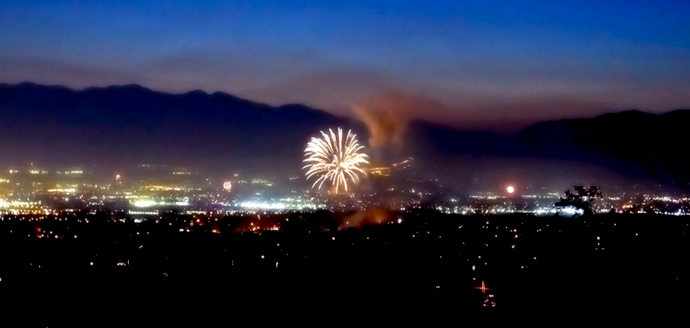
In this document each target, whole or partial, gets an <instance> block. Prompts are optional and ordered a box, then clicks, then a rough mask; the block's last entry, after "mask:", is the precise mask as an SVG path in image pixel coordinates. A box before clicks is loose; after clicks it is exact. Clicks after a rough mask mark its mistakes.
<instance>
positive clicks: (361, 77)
mask: <svg viewBox="0 0 690 328" xmlns="http://www.w3.org/2000/svg"><path fill="white" fill-rule="evenodd" d="M144 3H145V4H144ZM688 17H690V1H663V0H659V1H584V0H580V1H538V0H533V1H519V2H518V1H491V0H483V1H473V2H468V1H414V2H413V1H400V0H398V1H377V2H374V1H352V0H350V1H243V2H235V1H122V0H120V1H27V0H18V1H15V0H4V1H2V2H0V31H2V33H0V82H9V83H16V82H23V81H32V82H38V83H49V84H61V85H67V86H70V87H75V88H83V87H87V86H106V85H111V84H129V83H138V84H142V85H144V86H147V87H149V88H152V89H156V90H162V91H169V92H184V91H189V90H193V89H202V90H205V91H209V92H212V91H216V90H221V91H224V92H228V93H232V94H235V95H237V96H241V97H246V98H250V99H252V100H256V101H263V102H268V103H270V104H281V103H288V102H300V103H305V104H308V105H312V106H317V107H321V108H324V109H328V110H331V111H334V112H337V113H345V112H347V111H349V108H350V105H351V103H352V102H357V101H361V100H362V99H368V98H369V97H372V96H375V95H380V94H381V93H382V92H383V94H385V95H391V94H393V95H404V99H406V101H405V103H406V105H403V106H407V107H408V108H405V109H402V110H403V111H407V112H410V113H409V115H413V116H421V117H425V116H426V117H432V118H436V119H442V120H443V121H445V122H450V121H453V122H457V124H459V125H469V126H476V127H478V126H481V127H482V128H484V127H486V126H487V125H489V124H491V123H488V122H495V121H501V120H508V121H511V120H512V121H518V122H529V121H535V120H541V119H551V118H561V117H577V116H593V115H596V114H599V113H602V112H605V111H611V110H623V109H630V108H636V109H642V110H648V111H654V112H664V111H668V110H671V109H676V108H690V60H689V59H688V58H690V21H689V20H688ZM429 107H433V108H429ZM449 120H450V121H449ZM476 122H482V123H476ZM497 123H500V122H497ZM503 123H505V122H503ZM503 123H501V124H503ZM498 126H500V125H496V127H498ZM489 128H490V127H489ZM496 129H500V128H496Z"/></svg>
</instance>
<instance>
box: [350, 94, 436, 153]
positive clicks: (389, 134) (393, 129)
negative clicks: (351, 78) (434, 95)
mask: <svg viewBox="0 0 690 328" xmlns="http://www.w3.org/2000/svg"><path fill="white" fill-rule="evenodd" d="M352 110H353V112H354V113H355V114H356V115H357V116H358V117H359V119H361V120H362V121H363V122H364V123H365V124H366V125H367V128H368V129H369V145H370V146H371V147H373V148H377V147H381V146H388V145H401V144H402V143H403V140H404V136H405V132H406V131H407V123H408V122H409V121H410V120H411V119H415V118H432V117H434V116H440V115H439V113H443V112H445V106H444V105H443V104H441V103H440V102H436V101H432V100H427V99H421V98H418V97H414V96H410V95H407V94H404V93H400V92H395V91H385V92H381V93H380V94H378V95H377V96H375V97H373V98H370V99H368V100H365V101H360V102H357V103H354V104H353V105H352Z"/></svg>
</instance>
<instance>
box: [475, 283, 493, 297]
mask: <svg viewBox="0 0 690 328" xmlns="http://www.w3.org/2000/svg"><path fill="white" fill-rule="evenodd" d="M474 289H480V290H481V291H482V294H486V291H487V290H491V289H490V288H489V287H486V285H485V284H484V280H482V286H481V287H474Z"/></svg>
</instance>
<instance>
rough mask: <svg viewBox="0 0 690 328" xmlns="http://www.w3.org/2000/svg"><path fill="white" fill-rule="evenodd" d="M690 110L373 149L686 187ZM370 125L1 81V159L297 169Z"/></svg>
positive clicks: (443, 133) (234, 103)
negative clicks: (334, 138)
mask: <svg viewBox="0 0 690 328" xmlns="http://www.w3.org/2000/svg"><path fill="white" fill-rule="evenodd" d="M689 123H690V110H675V111H671V112H668V113H665V114H660V115H657V114H650V113H645V112H641V111H636V110H629V111H623V112H619V113H610V114H605V115H601V116H599V117H594V118H582V119H567V120H557V121H549V122H542V123H537V124H534V125H532V126H530V127H528V128H526V129H524V130H522V131H520V132H518V133H517V134H514V135H509V136H506V135H501V134H496V133H490V132H467V131H462V130H459V129H456V128H453V127H450V126H445V125H442V124H438V123H433V122H428V121H422V120H415V121H411V122H408V126H407V129H406V132H405V136H404V142H403V143H402V145H400V146H398V147H395V146H390V147H383V149H372V150H371V151H372V153H373V154H372V157H373V158H374V161H375V162H379V163H384V164H385V163H387V162H391V161H392V160H394V158H396V157H404V156H413V157H415V158H416V159H418V160H419V161H420V163H423V164H425V165H435V164H439V163H440V164H445V166H450V167H451V168H452V167H453V165H454V164H453V163H457V162H462V161H470V160H477V159H481V158H498V159H503V160H505V163H506V165H507V166H510V164H511V162H512V161H513V160H514V159H518V158H519V159H533V160H540V161H541V160H553V161H565V162H573V163H588V164H592V165H596V166H598V167H603V168H606V169H607V170H610V171H611V172H617V173H619V174H622V175H626V176H631V177H642V178H650V179H653V180H655V181H659V182H660V183H671V184H674V185H676V186H688V183H689V182H690V174H688V170H687V164H686V163H687V160H686V159H685V158H686V157H685V155H684V153H683V152H684V150H685V149H686V145H688V142H689V141H690V140H689V139H690V136H689V135H688V134H687V133H686V132H685V131H686V126H687V125H688V124H689ZM335 127H344V128H348V129H353V130H354V131H355V132H356V133H357V134H358V135H359V139H360V141H361V142H362V143H363V144H365V145H366V144H367V139H368V137H369V132H368V130H367V127H366V125H365V124H364V123H362V122H360V121H358V120H356V119H352V118H347V117H340V116H337V115H334V114H331V113H329V112H326V111H323V110H318V109H313V108H309V107H307V106H304V105H298V104H291V105H284V106H279V107H273V106H269V105H266V104H262V103H257V102H252V101H249V100H245V99H241V98H238V97H235V96H232V95H230V94H227V93H222V92H216V93H212V94H208V93H206V92H203V91H198V90H197V91H190V92H187V93H184V94H167V93H163V92H157V91H153V90H150V89H147V88H144V87H142V86H139V85H124V86H111V87H104V88H96V87H94V88H87V89H83V90H72V89H69V88H66V87H61V86H45V85H38V84H33V83H21V84H15V85H10V84H0V145H1V147H2V148H1V149H2V156H0V163H1V164H4V165H16V164H18V163H27V162H29V161H36V162H41V163H48V164H51V165H91V164H93V165H100V166H107V167H109V166H112V167H117V166H125V165H134V164H138V163H157V164H173V165H179V166H192V167H207V168H213V169H223V168H229V167H232V168H244V169H255V170H262V169H272V170H281V171H291V172H292V171H294V172H299V169H300V168H301V165H300V163H301V160H302V156H303V155H302V151H303V150H304V147H305V145H306V143H307V141H308V140H309V138H310V137H313V136H317V135H318V131H320V130H324V129H328V128H335Z"/></svg>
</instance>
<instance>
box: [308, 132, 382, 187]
mask: <svg viewBox="0 0 690 328" xmlns="http://www.w3.org/2000/svg"><path fill="white" fill-rule="evenodd" d="M328 131H329V132H330V135H329V134H327V133H325V132H323V131H321V135H323V138H311V141H309V143H308V144H307V149H305V150H304V154H305V156H306V157H307V158H306V159H305V160H304V162H307V163H309V164H307V165H305V166H304V167H303V168H302V169H306V168H309V170H308V171H307V173H306V174H305V175H306V177H307V180H309V178H311V177H312V176H316V177H318V179H316V181H315V182H314V184H313V185H312V188H314V187H315V186H316V184H319V188H318V189H321V186H322V185H323V183H324V182H325V181H330V182H331V184H332V185H333V187H334V188H335V193H336V194H337V193H338V190H342V189H344V190H345V191H346V192H347V190H348V187H347V184H348V181H350V182H351V183H355V184H356V183H358V182H359V174H363V175H366V173H365V172H364V171H363V170H362V169H361V168H359V165H361V164H369V161H367V159H366V158H368V157H369V156H367V155H366V154H363V153H360V152H359V151H360V150H362V149H364V146H361V145H360V144H359V142H358V141H357V138H356V136H357V135H356V134H352V131H348V132H347V136H346V137H345V138H344V139H343V130H342V129H341V128H338V134H337V135H336V134H335V133H334V132H333V130H331V129H328Z"/></svg>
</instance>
